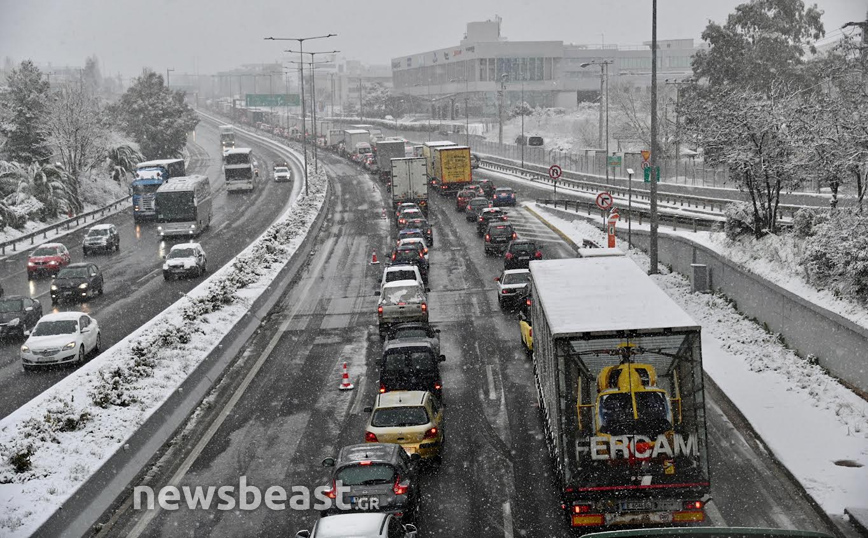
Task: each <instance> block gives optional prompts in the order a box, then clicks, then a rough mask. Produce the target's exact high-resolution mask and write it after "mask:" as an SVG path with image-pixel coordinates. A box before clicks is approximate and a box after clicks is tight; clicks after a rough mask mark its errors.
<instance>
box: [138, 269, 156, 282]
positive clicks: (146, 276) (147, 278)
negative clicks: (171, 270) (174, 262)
mask: <svg viewBox="0 0 868 538" xmlns="http://www.w3.org/2000/svg"><path fill="white" fill-rule="evenodd" d="M162 270H163V269H162V268H160V269H154V270H153V271H151V272H150V273H148V274H146V275H145V276H143V277H142V278H140V279H138V280H136V281H135V284H138V283H140V282H144V281H145V280H150V279H151V278H154V277H155V276H157V275H158V274H159V273H160V272H162Z"/></svg>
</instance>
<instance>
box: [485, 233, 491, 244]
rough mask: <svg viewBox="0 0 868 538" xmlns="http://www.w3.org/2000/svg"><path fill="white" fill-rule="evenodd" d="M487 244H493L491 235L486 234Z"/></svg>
mask: <svg viewBox="0 0 868 538" xmlns="http://www.w3.org/2000/svg"><path fill="white" fill-rule="evenodd" d="M485 242H486V243H491V234H485Z"/></svg>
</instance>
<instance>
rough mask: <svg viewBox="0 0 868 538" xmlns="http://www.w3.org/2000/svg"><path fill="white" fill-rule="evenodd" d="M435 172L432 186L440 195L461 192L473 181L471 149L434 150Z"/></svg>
mask: <svg viewBox="0 0 868 538" xmlns="http://www.w3.org/2000/svg"><path fill="white" fill-rule="evenodd" d="M432 153H433V154H434V158H433V159H432V160H433V161H434V167H433V168H434V172H433V174H432V175H431V185H432V186H434V187H435V188H436V189H437V191H438V192H439V193H440V194H450V193H454V192H458V191H460V190H461V189H462V188H463V187H466V186H467V185H470V183H471V182H472V181H473V169H472V168H471V166H470V148H469V147H467V146H445V147H438V148H433V149H432Z"/></svg>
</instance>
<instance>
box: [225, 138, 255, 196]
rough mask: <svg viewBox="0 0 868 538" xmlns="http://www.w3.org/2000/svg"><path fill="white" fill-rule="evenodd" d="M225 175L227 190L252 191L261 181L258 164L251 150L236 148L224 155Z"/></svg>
mask: <svg viewBox="0 0 868 538" xmlns="http://www.w3.org/2000/svg"><path fill="white" fill-rule="evenodd" d="M223 174H224V176H225V177H226V190H227V191H229V192H233V191H252V190H253V187H254V186H255V184H256V180H257V179H259V169H258V163H257V162H256V157H255V156H254V155H253V150H252V149H250V148H235V149H230V150H227V151H226V152H225V153H224V154H223Z"/></svg>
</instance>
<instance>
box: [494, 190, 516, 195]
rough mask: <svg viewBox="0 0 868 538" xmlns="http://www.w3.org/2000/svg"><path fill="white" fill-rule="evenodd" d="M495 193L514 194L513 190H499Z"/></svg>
mask: <svg viewBox="0 0 868 538" xmlns="http://www.w3.org/2000/svg"><path fill="white" fill-rule="evenodd" d="M494 192H495V193H496V194H512V189H497V190H495V191H494Z"/></svg>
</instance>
